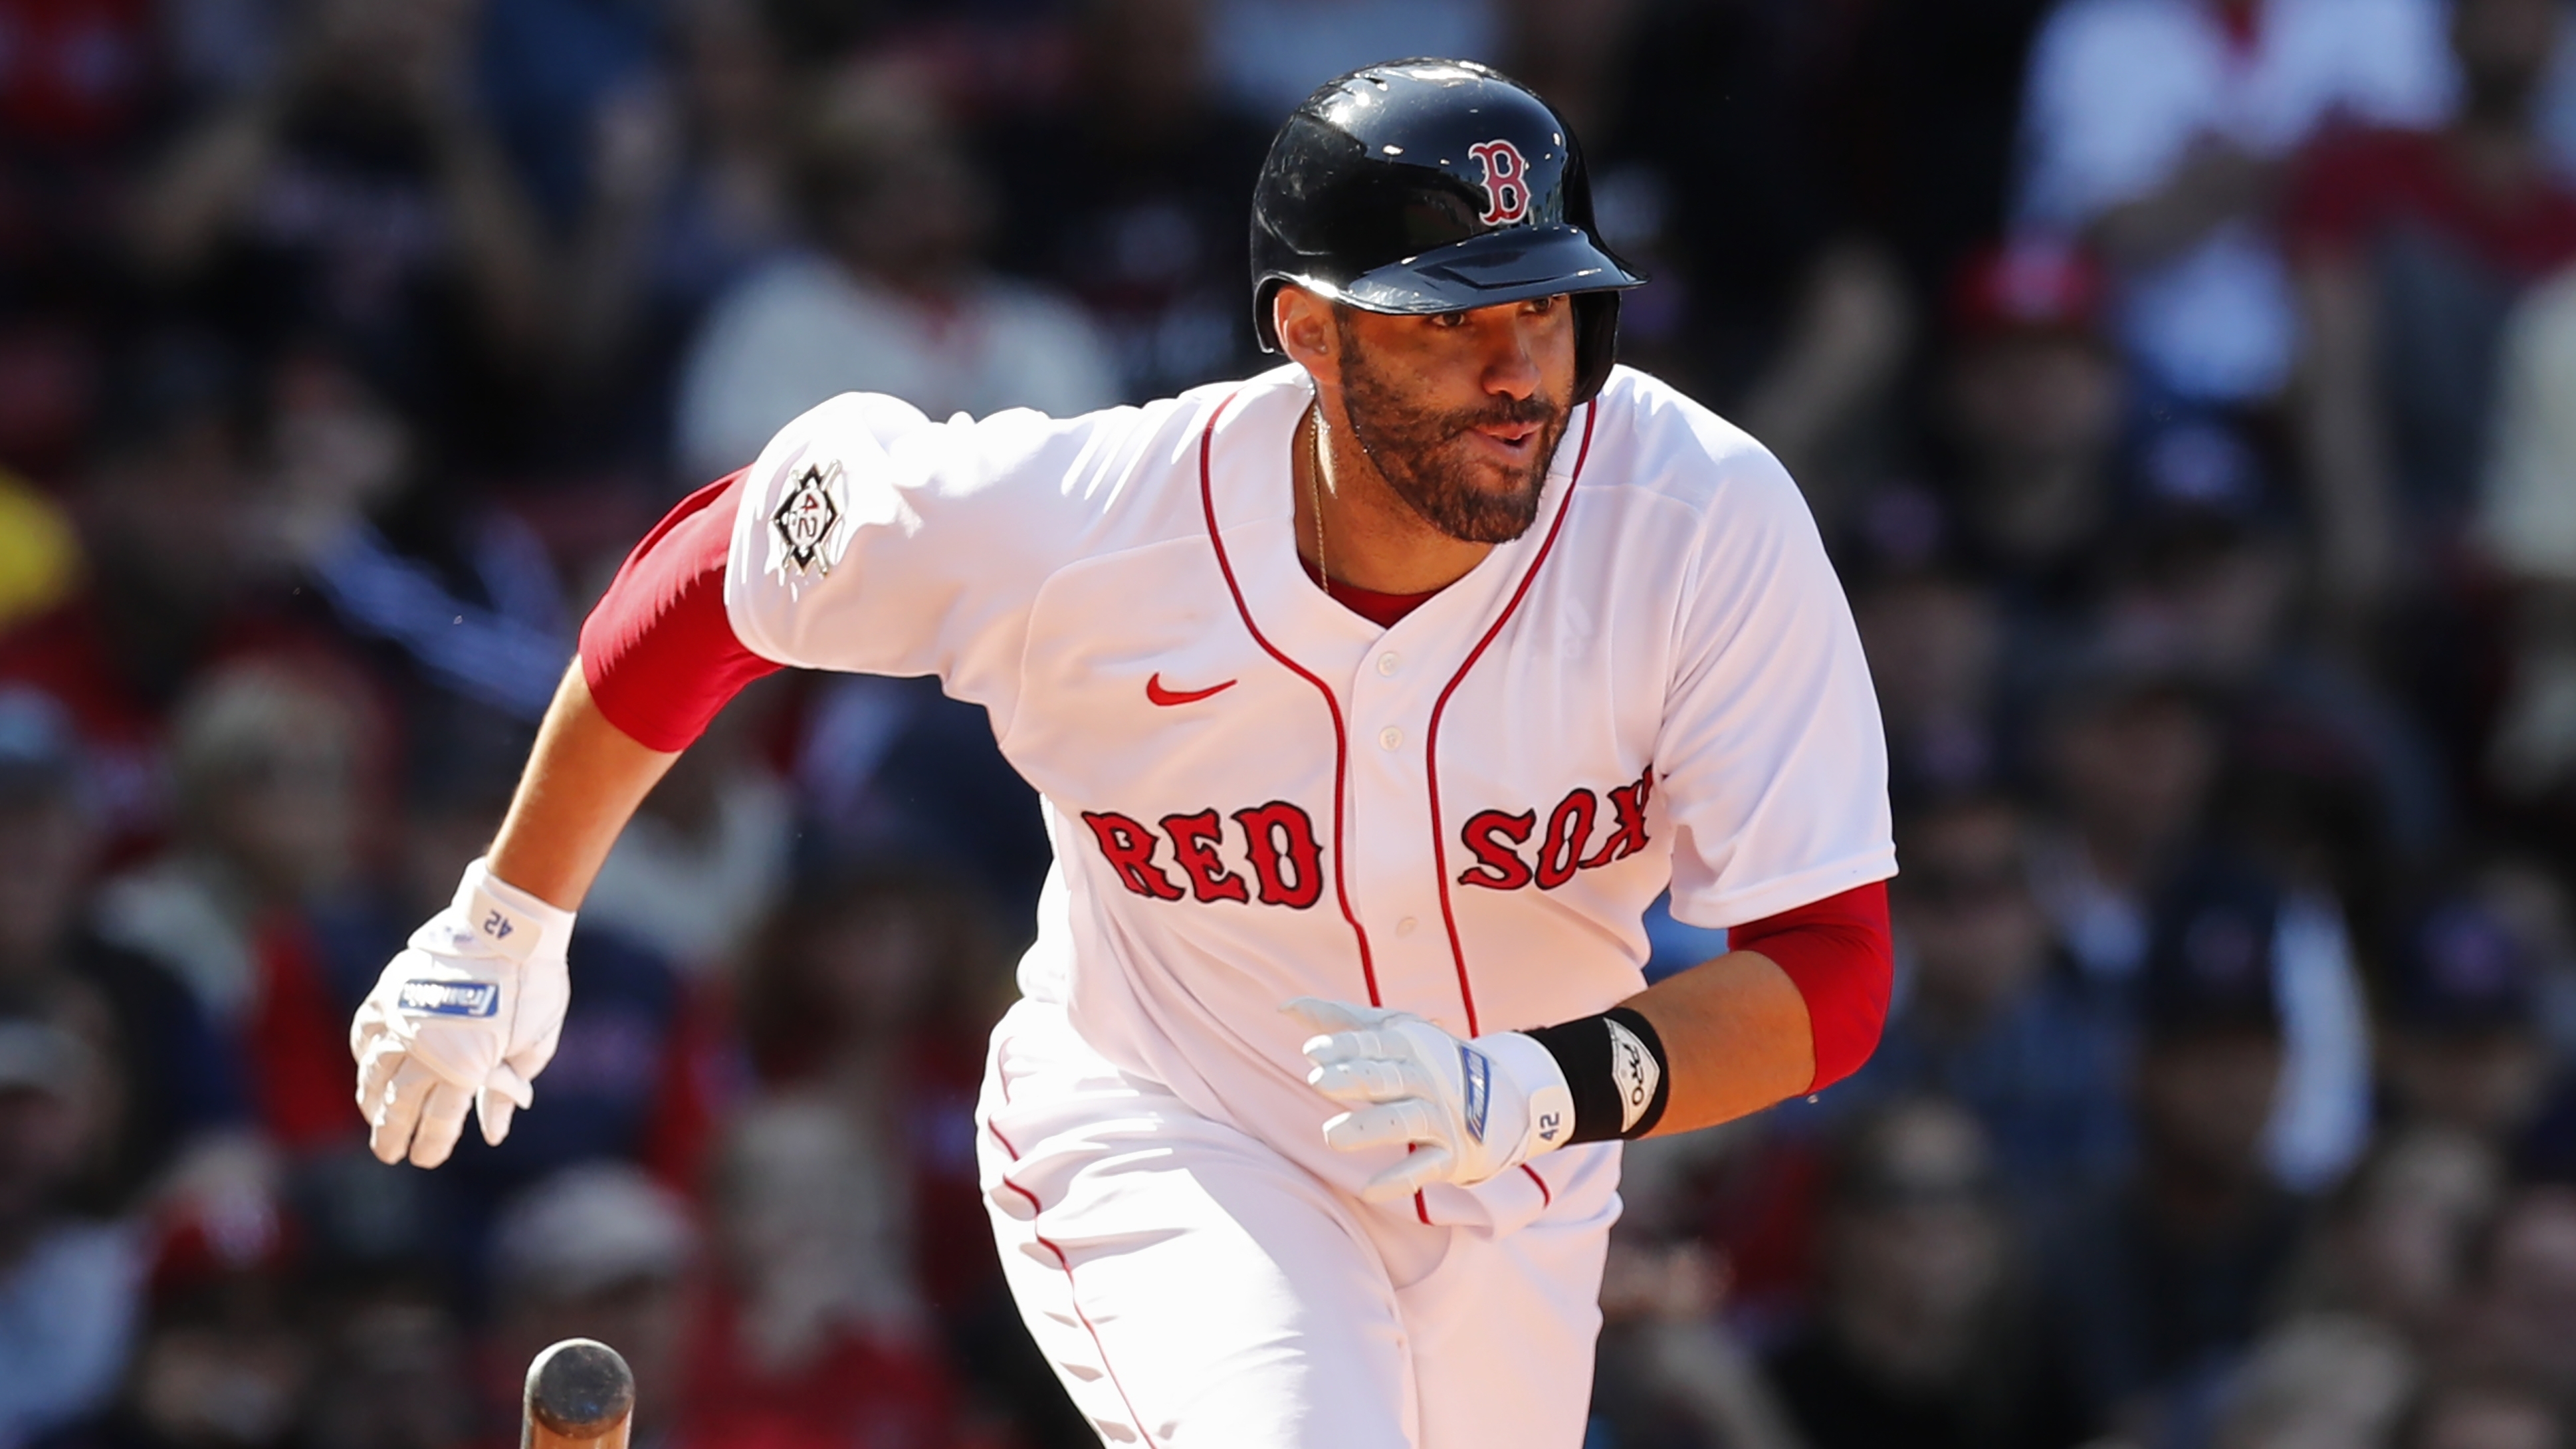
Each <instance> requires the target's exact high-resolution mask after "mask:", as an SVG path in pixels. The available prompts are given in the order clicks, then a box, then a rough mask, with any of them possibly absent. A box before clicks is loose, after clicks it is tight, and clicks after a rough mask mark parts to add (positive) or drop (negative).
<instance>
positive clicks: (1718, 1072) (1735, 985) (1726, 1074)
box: [1622, 951, 1816, 1137]
mask: <svg viewBox="0 0 2576 1449" xmlns="http://www.w3.org/2000/svg"><path fill="white" fill-rule="evenodd" d="M1622 1005H1624V1006H1626V1007H1627V1008H1628V1009H1629V1010H1631V1011H1634V1012H1636V1013H1637V1014H1639V1015H1640V1016H1643V1017H1645V1018H1646V1020H1647V1021H1649V1022H1652V1023H1653V1024H1654V1028H1655V1033H1656V1035H1657V1036H1659V1037H1661V1038H1662V1041H1663V1048H1664V1055H1665V1058H1666V1062H1667V1070H1668V1071H1669V1072H1670V1074H1671V1078H1672V1086H1671V1089H1670V1090H1671V1096H1670V1097H1669V1098H1668V1099H1667V1100H1666V1101H1665V1104H1664V1115H1663V1117H1662V1118H1661V1119H1660V1120H1659V1121H1657V1122H1656V1124H1655V1128H1654V1131H1653V1132H1651V1133H1649V1134H1647V1135H1649V1136H1655V1137H1660V1136H1663V1135H1665V1134H1666V1133H1671V1132H1688V1131H1691V1130H1692V1129H1694V1128H1699V1127H1713V1126H1715V1125H1717V1124H1718V1123H1720V1122H1732V1121H1734V1120H1735V1119H1736V1118H1738V1117H1743V1116H1749V1115H1751V1114H1752V1113H1755V1112H1759V1111H1761V1110H1762V1109H1763V1108H1765V1107H1768V1106H1770V1105H1772V1104H1773V1103H1775V1102H1781V1101H1785V1100H1787V1099H1788V1098H1790V1097H1794V1096H1796V1095H1798V1094H1799V1093H1801V1092H1804V1091H1805V1090H1807V1084H1808V1083H1809V1082H1811V1081H1813V1080H1814V1079H1815V1074H1816V1053H1815V1042H1814V1034H1813V1030H1812V1028H1811V1027H1810V1026H1809V1024H1808V1021H1807V1003H1806V999H1805V998H1804V997H1803V996H1801V995H1800V994H1799V991H1798V987H1797V984H1796V983H1795V982H1792V981H1791V980H1790V979H1789V974H1788V973H1787V972H1785V971H1783V970H1781V969H1780V968H1779V966H1777V965H1776V964H1774V963H1773V962H1772V960H1771V958H1770V957H1768V956H1765V955H1763V954H1762V953H1760V952H1758V951H1729V952H1727V953H1726V954H1725V955H1723V956H1720V957H1717V958H1716V959H1715V960H1711V961H1706V962H1703V963H1701V964H1700V965H1698V966H1696V967H1694V968H1692V969H1691V970H1688V971H1684V972H1681V973H1679V974H1677V975H1674V976H1669V977H1666V978H1665V979H1664V980H1662V981H1660V982H1657V983H1656V984H1655V985H1653V986H1651V987H1648V988H1647V989H1646V990H1644V991H1641V992H1639V993H1638V994H1636V995H1635V996H1632V997H1630V998H1628V1000H1627V1001H1625V1002H1623V1003H1622Z"/></svg>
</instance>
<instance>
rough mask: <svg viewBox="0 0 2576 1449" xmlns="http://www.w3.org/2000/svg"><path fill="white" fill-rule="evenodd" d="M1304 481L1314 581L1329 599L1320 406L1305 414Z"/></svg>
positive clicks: (1330, 590) (1331, 580)
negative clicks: (1310, 508)
mask: <svg viewBox="0 0 2576 1449" xmlns="http://www.w3.org/2000/svg"><path fill="white" fill-rule="evenodd" d="M1306 417H1307V433H1306V481H1307V484H1308V485H1309V489H1310V496H1311V498H1312V501H1313V503H1314V505H1315V582H1316V583H1317V584H1319V585H1321V586H1322V587H1323V590H1324V596H1325V597H1326V598H1330V597H1332V593H1333V576H1332V575H1331V574H1330V573H1327V572H1326V571H1325V569H1324V410H1323V407H1322V405H1321V404H1317V405H1316V407H1315V408H1314V409H1313V410H1312V411H1310V412H1309V413H1308V414H1307V415H1306Z"/></svg>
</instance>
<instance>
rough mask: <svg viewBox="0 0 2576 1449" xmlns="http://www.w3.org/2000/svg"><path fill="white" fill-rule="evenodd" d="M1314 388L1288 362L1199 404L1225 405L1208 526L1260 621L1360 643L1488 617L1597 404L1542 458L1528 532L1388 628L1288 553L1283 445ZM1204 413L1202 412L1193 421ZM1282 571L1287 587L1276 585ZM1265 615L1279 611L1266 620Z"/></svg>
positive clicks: (1528, 552)
mask: <svg viewBox="0 0 2576 1449" xmlns="http://www.w3.org/2000/svg"><path fill="white" fill-rule="evenodd" d="M1229 396H1231V397H1232V399H1233V400H1232V402H1231V403H1230V404H1229V403H1228V402H1227V401H1226V399H1227V398H1228V397H1229ZM1314 396H1315V388H1314V380H1313V379H1312V378H1309V377H1308V376H1307V375H1306V372H1305V369H1303V368H1301V367H1298V366H1296V365H1295V364H1293V363H1292V364H1288V365H1285V366H1281V367H1276V368H1273V369H1271V370H1270V371H1268V372H1265V373H1262V374H1261V375H1260V376H1258V377H1255V378H1252V379H1251V380H1249V381H1247V382H1245V383H1243V384H1242V385H1241V387H1240V388H1238V389H1236V390H1235V391H1234V392H1233V393H1231V394H1228V393H1226V392H1222V391H1218V392H1213V393H1212V395H1211V396H1210V398H1209V401H1208V404H1207V405H1208V406H1209V407H1210V408H1218V407H1222V408H1223V409H1224V411H1223V413H1222V414H1221V415H1220V416H1219V417H1218V418H1217V420H1216V431H1215V436H1214V437H1213V439H1211V441H1210V446H1209V451H1208V486H1209V489H1210V492H1211V495H1212V497H1213V499H1214V503H1215V511H1216V521H1217V526H1218V527H1219V528H1220V529H1222V530H1223V531H1224V534H1225V547H1226V552H1227V554H1228V556H1229V560H1230V562H1231V563H1232V565H1233V567H1234V569H1235V571H1236V572H1237V574H1238V575H1241V576H1244V577H1245V579H1246V581H1247V582H1251V581H1253V580H1256V579H1257V580H1261V581H1263V586H1261V587H1256V588H1253V589H1250V590H1248V591H1247V594H1246V598H1247V601H1248V602H1250V603H1251V605H1252V607H1253V608H1254V609H1255V610H1256V612H1257V614H1258V615H1259V616H1260V618H1261V622H1262V624H1263V626H1264V627H1265V628H1271V629H1277V630H1280V631H1283V632H1284V633H1285V634H1286V635H1288V636H1290V637H1293V638H1296V639H1299V640H1301V641H1312V642H1321V641H1322V640H1324V639H1338V640H1343V641H1358V642H1367V641H1370V640H1375V639H1380V638H1385V637H1389V636H1392V635H1395V634H1397V633H1399V632H1422V631H1426V630H1431V629H1442V630H1445V629H1448V628H1453V627H1454V628H1461V629H1463V628H1466V627H1467V626H1468V625H1470V624H1474V623H1479V622H1481V621H1483V620H1486V619H1489V618H1490V617H1491V616H1492V613H1493V611H1494V610H1496V609H1499V608H1501V607H1502V605H1503V602H1504V601H1505V600H1506V599H1508V598H1510V597H1511V593H1512V589H1513V587H1514V585H1516V584H1517V583H1518V582H1519V580H1520V576H1521V572H1522V571H1523V570H1524V569H1525V568H1527V567H1528V565H1529V561H1530V560H1531V558H1532V557H1534V556H1535V554H1536V553H1537V551H1538V548H1539V545H1540V543H1541V542H1542V541H1543V540H1544V539H1545V538H1546V536H1547V533H1548V528H1549V525H1550V524H1551V523H1552V522H1554V520H1555V517H1556V512H1557V509H1558V508H1559V507H1560V506H1562V504H1563V503H1564V501H1565V490H1566V489H1567V488H1568V487H1570V486H1572V484H1573V481H1574V466H1575V462H1576V454H1577V453H1578V452H1579V451H1580V449H1579V448H1578V446H1577V444H1576V440H1577V439H1579V438H1581V437H1582V435H1583V427H1584V408H1589V407H1594V406H1597V404H1595V403H1589V402H1587V403H1585V404H1583V406H1582V407H1578V408H1576V409H1575V410H1574V416H1573V418H1572V420H1571V421H1570V422H1569V424H1568V426H1567V427H1566V430H1565V439H1564V441H1563V442H1561V443H1559V444H1558V445H1557V450H1556V456H1555V457H1554V458H1551V459H1550V460H1548V468H1547V486H1546V487H1545V488H1544V489H1543V490H1542V491H1541V493H1540V495H1539V508H1538V521H1537V522H1536V523H1534V524H1532V525H1531V526H1530V530H1529V531H1528V532H1527V533H1524V534H1522V535H1521V536H1520V537H1519V538H1517V539H1514V540H1513V541H1512V542H1510V543H1506V544H1498V545H1496V546H1495V548H1494V551H1493V552H1492V553H1489V554H1487V555H1486V556H1485V557H1484V559H1483V561H1481V562H1479V563H1478V564H1477V565H1476V566H1475V567H1474V568H1472V569H1470V570H1468V571H1467V574H1466V576H1465V577H1463V578H1461V579H1459V580H1458V581H1457V582H1456V583H1453V584H1451V585H1449V586H1448V587H1447V588H1445V589H1442V590H1441V591H1440V592H1439V594H1438V595H1436V596H1435V597H1433V598H1432V599H1430V600H1429V601H1427V602H1425V603H1424V604H1423V605H1422V607H1420V608H1418V609H1416V610H1414V611H1413V612H1412V613H1411V614H1408V615H1406V616H1405V617H1404V618H1403V619H1400V620H1398V621H1397V622H1396V623H1395V624H1394V625H1393V626H1392V627H1391V628H1387V629H1380V628H1379V627H1378V626H1377V625H1375V624H1373V623H1370V622H1369V621H1368V620H1366V619H1363V618H1361V617H1360V616H1359V615H1357V614H1355V613H1353V612H1351V611H1350V610H1349V609H1346V608H1344V607H1343V606H1342V605H1340V604H1339V603H1336V602H1334V601H1333V600H1332V599H1329V598H1327V597H1325V595H1324V591H1323V590H1321V589H1318V588H1316V587H1315V586H1314V583H1313V581H1312V580H1311V579H1309V578H1308V577H1307V574H1306V570H1305V567H1304V565H1303V564H1302V563H1300V562H1299V560H1298V557H1297V545H1296V539H1295V536H1294V532H1293V529H1294V524H1295V519H1296V505H1295V501H1294V499H1293V497H1292V493H1291V487H1290V483H1289V478H1288V445H1289V437H1290V433H1291V431H1292V430H1293V429H1294V428H1295V427H1296V425H1297V420H1298V419H1299V418H1300V417H1302V416H1304V414H1305V411H1306V407H1307V405H1308V404H1309V403H1311V402H1312V401H1313V400H1314ZM1205 416H1206V415H1205V414H1201V426H1205ZM1190 481H1191V482H1192V483H1196V482H1197V481H1198V480H1197V479H1196V478H1195V477H1194V478H1192V479H1191V480H1190ZM1290 575H1293V576H1294V577H1295V581H1296V585H1297V586H1296V587H1287V586H1285V580H1286V578H1287V577H1288V576H1290ZM1272 585H1278V586H1277V587H1273V586H1272ZM1274 615H1277V616H1279V617H1277V618H1276V619H1275V620H1274V618H1273V616H1274ZM1281 642H1282V643H1283V644H1284V643H1285V642H1286V641H1285V640H1284V639H1283V640H1282V641H1281Z"/></svg>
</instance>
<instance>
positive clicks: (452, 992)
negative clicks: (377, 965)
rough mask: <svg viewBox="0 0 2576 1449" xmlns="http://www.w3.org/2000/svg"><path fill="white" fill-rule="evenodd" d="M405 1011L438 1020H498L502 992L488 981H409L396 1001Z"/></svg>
mask: <svg viewBox="0 0 2576 1449" xmlns="http://www.w3.org/2000/svg"><path fill="white" fill-rule="evenodd" d="M395 1000H396V1001H397V1003H398V1004H400V1005H401V1007H402V1009H403V1010H405V1011H426V1012H429V1013H431V1014H432V1015H435V1016H498V1015H500V1014H501V988H500V987H498V986H495V985H493V984H492V983H490V982H488V981H406V982H404V983H403V988H402V994H401V995H400V996H399V997H397V998H395Z"/></svg>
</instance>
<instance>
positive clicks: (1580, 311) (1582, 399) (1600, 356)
mask: <svg viewBox="0 0 2576 1449" xmlns="http://www.w3.org/2000/svg"><path fill="white" fill-rule="evenodd" d="M1572 301H1573V303H1574V398H1573V401H1574V402H1576V403H1587V402H1590V401H1592V398H1593V396H1594V394H1596V393H1598V392H1600V391H1601V386H1602V384H1604V383H1606V382H1608V381H1609V380H1610V369H1611V368H1612V367H1613V366H1615V365H1616V364H1617V363H1618V361H1619V294H1618V293H1616V292H1577V293H1575V294H1574V296H1573V298H1572Z"/></svg>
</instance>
